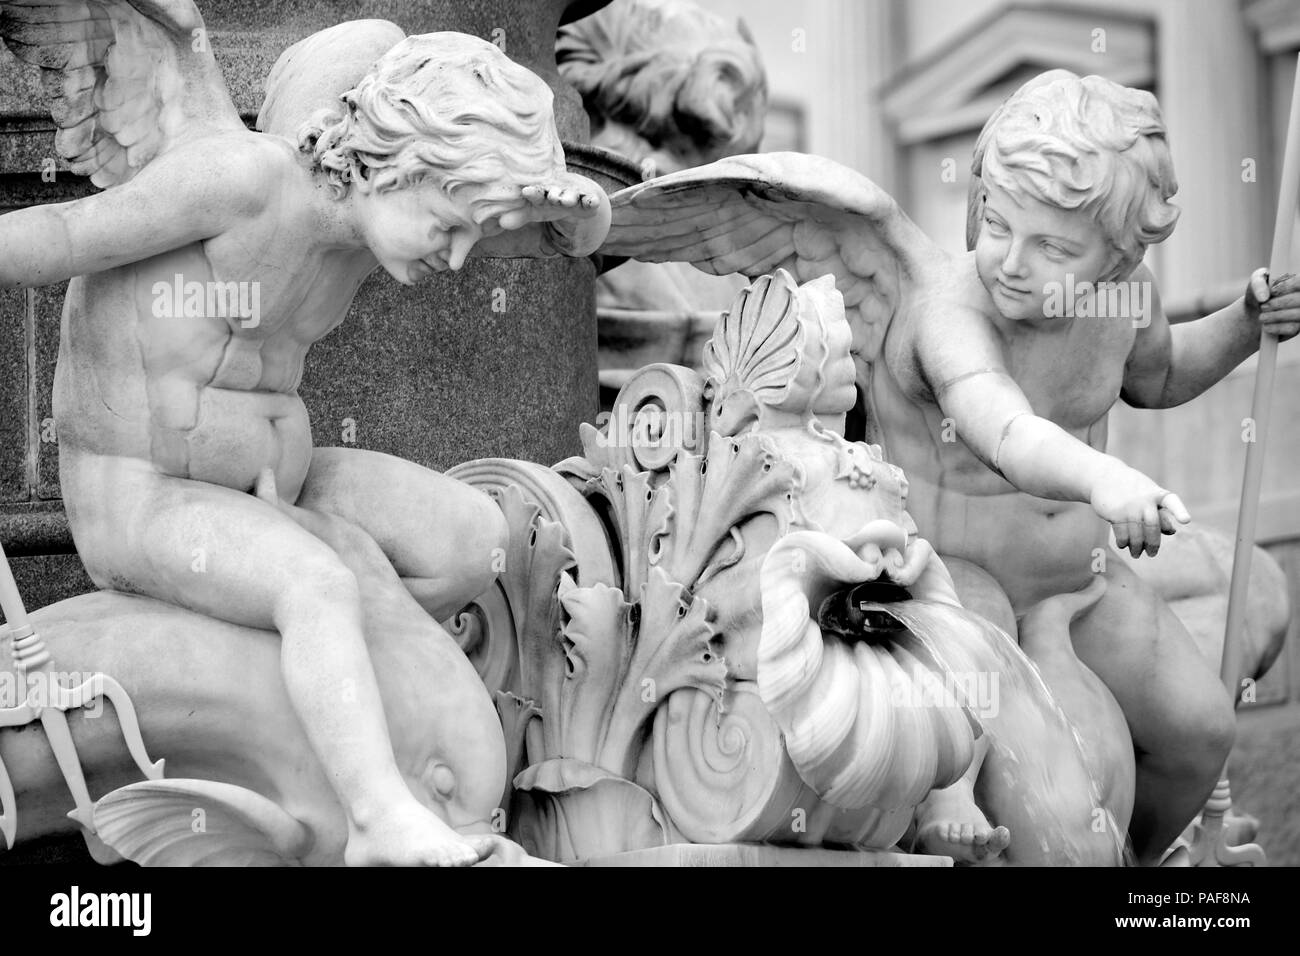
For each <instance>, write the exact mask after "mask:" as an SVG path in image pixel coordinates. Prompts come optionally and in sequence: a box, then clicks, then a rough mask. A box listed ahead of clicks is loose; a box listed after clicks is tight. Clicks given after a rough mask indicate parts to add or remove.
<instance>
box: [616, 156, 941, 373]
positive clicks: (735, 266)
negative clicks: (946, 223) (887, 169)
mask: <svg viewBox="0 0 1300 956" xmlns="http://www.w3.org/2000/svg"><path fill="white" fill-rule="evenodd" d="M613 209H614V222H613V226H612V228H611V229H610V233H609V238H608V239H607V240H606V243H605V246H604V248H603V249H602V251H603V252H605V253H607V254H609V255H618V256H628V257H630V258H634V259H641V260H643V261H646V262H690V263H692V264H693V265H694V266H695V267H696V268H698V269H700V270H702V271H704V272H709V273H712V274H714V275H729V274H731V273H736V272H739V273H742V274H744V275H746V276H748V277H750V278H755V277H757V276H761V275H764V274H766V273H770V272H773V271H775V270H777V269H786V270H788V271H789V272H790V273H791V274H792V275H794V276H797V277H798V279H799V280H800V281H801V282H807V281H810V280H812V279H816V278H819V277H821V276H823V275H827V274H830V275H833V276H834V277H835V282H836V287H837V288H838V289H839V290H840V293H841V294H842V295H843V296H844V305H845V310H846V311H847V313H848V317H849V322H850V324H851V325H852V327H853V346H854V351H855V352H857V353H858V354H859V355H861V356H862V357H863V358H865V359H866V360H867V361H873V360H874V359H875V358H876V356H877V354H878V353H879V350H880V347H881V345H882V343H883V341H884V336H885V331H886V329H887V327H888V324H889V321H890V319H891V318H892V317H893V314H894V311H895V310H896V309H897V307H898V304H899V300H900V296H901V291H902V290H901V285H902V277H903V275H904V274H905V273H906V271H907V267H908V263H910V262H918V261H922V260H924V259H925V258H926V257H930V256H933V255H934V253H935V247H934V245H933V243H931V241H930V240H929V239H928V238H927V237H926V236H925V234H924V233H922V232H921V230H920V229H918V228H917V227H916V225H915V224H914V223H913V222H912V221H911V220H910V219H908V218H907V216H906V215H904V214H903V211H902V210H901V209H899V207H898V204H897V203H896V202H894V200H893V198H892V197H890V196H889V194H888V193H886V192H885V191H884V190H883V189H881V188H880V187H879V186H877V185H876V184H875V183H873V182H871V180H869V179H867V178H866V177H865V176H861V175H859V174H858V173H856V172H854V171H852V170H850V169H848V168H846V167H844V166H841V165H839V164H838V163H834V162H832V161H830V160H827V159H822V158H820V157H816V156H805V155H803V154H799V153H764V154H759V155H752V156H732V157H730V158H728V159H723V160H720V161H718V162H716V163H711V164H709V165H707V166H701V167H699V168H696V169H689V170H684V171H682V172H679V173H674V174H672V175H670V176H664V177H662V178H659V179H653V180H650V181H649V182H646V183H641V184H638V185H636V186H631V187H629V188H628V189H624V190H622V191H621V192H619V193H617V194H616V195H615V196H614V198H613Z"/></svg>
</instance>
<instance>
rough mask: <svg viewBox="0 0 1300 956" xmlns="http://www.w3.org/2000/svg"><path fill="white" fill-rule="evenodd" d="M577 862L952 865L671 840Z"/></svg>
mask: <svg viewBox="0 0 1300 956" xmlns="http://www.w3.org/2000/svg"><path fill="white" fill-rule="evenodd" d="M578 865H579V866H723V867H729V866H816V867H823V866H852V867H861V866H867V867H891V866H952V857H948V856H926V855H924V854H921V853H890V852H887V851H884V850H871V851H853V850H825V849H822V848H820V847H807V848H804V847H789V846H766V845H762V844H747V843H725V844H721V845H717V846H713V845H709V844H704V843H675V844H673V845H671V846H657V847H652V848H651V849H648V850H633V851H631V852H630V853H615V854H614V855H613V856H602V857H596V858H594V859H590V860H583V861H582V862H581V863H580V864H578Z"/></svg>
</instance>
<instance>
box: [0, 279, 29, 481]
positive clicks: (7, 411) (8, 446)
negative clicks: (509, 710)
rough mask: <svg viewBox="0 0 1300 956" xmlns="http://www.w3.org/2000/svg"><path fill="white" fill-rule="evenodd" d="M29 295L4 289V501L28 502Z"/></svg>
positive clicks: (0, 363) (0, 385)
mask: <svg viewBox="0 0 1300 956" xmlns="http://www.w3.org/2000/svg"><path fill="white" fill-rule="evenodd" d="M26 321H27V295H26V293H25V292H24V291H23V290H22V289H4V290H0V502H5V501H26V500H27V499H28V497H29V496H30V494H31V489H30V488H29V487H28V484H29V483H28V476H27V420H28V412H27V344H26Z"/></svg>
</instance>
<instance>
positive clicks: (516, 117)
mask: <svg viewBox="0 0 1300 956" xmlns="http://www.w3.org/2000/svg"><path fill="white" fill-rule="evenodd" d="M551 99H552V94H551V91H550V89H549V88H548V87H547V86H546V84H545V83H543V82H542V80H541V79H540V78H539V77H537V76H536V75H534V74H533V73H531V72H529V71H528V70H527V69H525V68H524V67H522V66H519V65H518V64H516V63H514V62H512V61H511V60H509V59H508V58H507V57H506V55H505V54H504V53H502V52H501V51H500V50H499V49H497V48H496V47H495V46H493V45H492V44H491V43H488V42H486V41H484V40H480V39H478V38H476V37H471V36H466V35H464V34H460V33H427V34H423V35H418V36H409V37H407V38H406V39H405V40H402V41H401V42H400V43H398V44H397V45H396V46H394V47H393V48H392V49H391V50H389V51H388V52H387V53H386V54H384V55H383V56H382V57H381V58H380V59H379V60H378V61H377V62H376V63H375V65H374V67H373V68H372V69H371V70H370V72H369V73H368V74H367V75H366V76H365V77H364V78H363V79H362V80H361V82H360V83H358V84H357V85H356V87H355V88H354V89H351V90H349V91H348V92H346V93H344V94H343V95H342V96H341V97H340V100H341V102H342V109H341V110H339V109H337V108H336V109H327V110H321V111H319V112H318V113H316V114H315V115H314V116H312V117H311V119H309V120H308V121H307V122H306V123H304V124H303V126H302V128H301V129H300V130H299V134H298V148H299V149H300V150H301V151H302V152H304V153H306V154H308V155H309V156H310V157H311V159H312V163H313V165H314V167H315V168H317V169H319V170H321V171H322V172H324V174H325V176H326V177H327V179H328V180H329V183H330V186H331V188H332V190H333V192H334V195H335V196H336V197H338V198H342V197H343V196H346V195H347V193H348V190H349V189H350V188H352V187H353V186H354V185H357V186H359V185H360V184H363V183H364V184H365V185H364V188H366V189H371V190H375V191H376V192H385V191H387V190H390V189H401V188H404V187H406V186H409V185H411V184H412V183H415V182H418V181H420V180H423V179H426V178H430V177H432V178H433V179H435V180H436V181H437V183H438V185H439V186H440V188H441V189H442V190H443V191H444V192H445V193H447V194H448V195H450V194H452V193H453V192H455V191H456V190H458V189H460V188H462V187H466V186H494V185H510V186H515V187H517V186H518V185H523V184H527V183H529V182H536V181H537V180H538V179H539V178H541V177H543V176H547V175H554V174H555V173H557V172H563V171H564V151H563V149H562V148H561V146H560V139H559V134H558V133H557V132H556V129H555V123H554V119H553V115H552V112H551ZM512 192H514V193H517V189H516V190H513V191H512ZM483 198H484V199H485V200H486V199H487V197H483ZM515 204H517V203H515V202H514V201H513V199H512V200H511V201H509V202H507V201H506V200H505V199H504V198H503V197H502V196H500V195H498V196H497V198H495V199H492V200H491V201H490V202H485V203H483V204H482V205H484V207H485V208H482V209H480V210H479V211H478V212H477V213H476V218H486V217H487V216H490V215H493V214H498V213H499V211H501V209H502V208H503V207H507V206H510V205H515ZM489 205H490V206H492V207H493V208H490V209H489V208H486V206H489Z"/></svg>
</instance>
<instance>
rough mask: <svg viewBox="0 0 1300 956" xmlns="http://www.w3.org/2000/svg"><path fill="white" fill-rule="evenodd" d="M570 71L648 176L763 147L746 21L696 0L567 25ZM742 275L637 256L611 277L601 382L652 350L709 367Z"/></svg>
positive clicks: (629, 0) (600, 120)
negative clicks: (703, 359) (715, 334)
mask: <svg viewBox="0 0 1300 956" xmlns="http://www.w3.org/2000/svg"><path fill="white" fill-rule="evenodd" d="M556 58H557V60H558V62H559V65H560V73H561V75H562V76H563V77H564V78H565V79H566V80H568V81H569V82H570V83H571V84H573V86H574V87H575V88H576V89H577V90H578V91H579V92H580V93H581V94H582V100H583V105H584V106H585V107H586V109H587V115H588V116H589V117H590V118H591V136H592V142H593V143H594V144H595V145H597V146H602V147H604V148H605V149H609V150H612V151H614V152H616V153H619V154H620V155H622V156H625V157H627V158H628V159H631V160H632V161H633V162H635V163H637V164H639V165H640V166H641V168H642V175H643V176H645V177H646V178H650V177H653V176H661V175H664V174H666V173H672V172H676V171H678V170H681V169H687V168H690V167H692V166H699V165H703V164H704V163H710V162H713V161H714V160H717V159H722V158H723V157H725V156H733V155H735V154H737V153H752V152H755V151H756V150H757V149H758V144H759V141H760V140H761V139H762V137H763V121H764V117H765V114H766V111H767V78H766V76H765V74H764V71H763V64H762V62H761V60H760V59H759V53H758V48H757V46H755V44H754V41H753V39H752V38H751V37H750V35H749V31H748V29H747V28H746V27H745V24H744V21H737V22H731V21H728V20H725V19H723V18H722V17H720V16H718V15H717V14H715V13H712V12H711V11H708V10H705V9H704V8H703V7H701V6H699V5H698V4H696V3H694V2H692V0H614V2H613V3H611V4H610V5H609V6H607V7H605V8H604V9H603V10H601V11H600V12H598V13H595V14H593V15H592V16H589V17H586V18H584V19H582V20H578V21H576V22H575V23H571V24H569V25H567V26H565V27H563V28H562V29H561V30H560V34H559V38H558V40H557V42H556ZM743 286H744V280H743V278H742V277H733V276H706V275H704V274H703V273H701V272H699V271H698V270H696V269H691V268H689V267H687V266H685V265H684V264H682V263H658V264H651V263H645V262H636V261H632V262H626V263H624V264H622V265H620V266H618V267H617V268H615V269H613V270H612V271H610V272H607V273H605V274H604V275H602V276H601V277H600V279H599V280H598V282H597V286H596V305H597V308H599V309H600V310H601V312H600V324H599V330H600V349H601V355H600V358H601V369H602V373H603V374H602V377H601V378H602V382H603V383H604V384H606V385H614V386H619V385H622V383H623V380H624V379H625V377H626V375H627V374H628V373H630V372H631V371H632V370H634V369H636V368H639V367H640V366H642V365H644V364H646V363H648V362H675V363H677V364H681V365H688V366H691V367H693V368H698V366H699V361H700V348H701V346H702V345H703V343H704V341H706V340H707V338H708V336H709V335H710V334H711V333H712V331H713V322H714V321H715V320H716V318H717V313H718V312H720V311H721V310H723V309H725V308H727V307H728V306H730V305H731V300H732V299H733V298H734V297H735V295H736V293H737V292H739V291H740V289H741V288H743Z"/></svg>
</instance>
